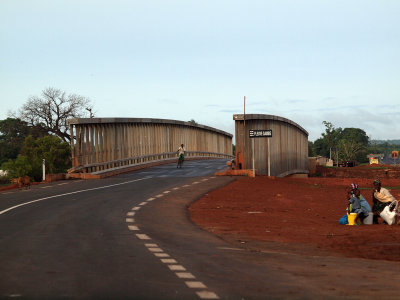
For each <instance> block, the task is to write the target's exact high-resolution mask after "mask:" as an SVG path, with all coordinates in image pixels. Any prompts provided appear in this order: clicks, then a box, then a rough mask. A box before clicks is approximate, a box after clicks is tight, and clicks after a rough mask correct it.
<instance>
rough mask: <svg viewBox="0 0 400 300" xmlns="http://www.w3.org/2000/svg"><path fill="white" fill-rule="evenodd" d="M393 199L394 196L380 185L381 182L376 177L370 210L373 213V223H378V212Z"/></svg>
mask: <svg viewBox="0 0 400 300" xmlns="http://www.w3.org/2000/svg"><path fill="white" fill-rule="evenodd" d="M394 200H396V198H395V197H393V196H392V194H391V193H390V192H389V191H388V190H387V189H385V188H383V187H382V183H381V181H380V180H379V179H376V180H375V181H374V191H373V192H372V202H373V205H372V212H373V213H374V224H379V218H380V213H381V212H382V210H383V209H384V208H385V207H386V206H388V205H390V203H392V202H393V201H394ZM384 223H386V222H384Z"/></svg>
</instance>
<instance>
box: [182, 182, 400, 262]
mask: <svg viewBox="0 0 400 300" xmlns="http://www.w3.org/2000/svg"><path fill="white" fill-rule="evenodd" d="M352 182H355V183H357V184H358V185H359V186H360V188H361V193H362V195H363V196H364V197H365V198H366V199H367V201H368V202H369V203H370V204H372V201H371V194H372V180H371V179H363V178H343V179H341V178H305V179H295V178H275V179H271V178H268V177H263V176H260V177H256V178H248V177H238V178H237V180H236V181H235V182H233V183H231V184H230V185H228V186H226V187H224V188H222V189H219V190H216V191H213V192H211V193H209V194H207V195H205V196H204V197H203V198H202V199H200V200H199V201H197V202H195V203H194V204H192V205H191V206H190V208H189V212H190V217H191V219H192V220H193V222H195V223H196V224H197V225H199V226H200V227H202V228H204V229H205V230H208V231H210V232H212V233H214V234H216V235H218V236H220V237H221V238H223V239H225V240H227V241H230V242H231V243H239V244H242V245H244V246H247V247H249V248H255V249H261V250H266V251H273V250H274V249H276V250H277V251H282V249H285V251H295V252H296V253H306V254H309V255H327V256H331V255H334V256H346V257H356V258H366V259H383V260H390V261H400V226H397V225H396V226H388V225H383V224H380V225H364V226H345V225H339V223H338V221H339V218H340V217H341V216H343V215H344V214H345V208H346V205H347V200H346V189H347V188H348V187H349V186H350V184H351V183H352ZM382 185H383V186H385V187H389V189H390V190H391V193H392V194H393V195H394V196H395V197H396V198H397V199H400V189H399V188H400V180H398V179H387V180H384V181H383V182H382ZM282 247H284V248H282Z"/></svg>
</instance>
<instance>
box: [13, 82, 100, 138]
mask: <svg viewBox="0 0 400 300" xmlns="http://www.w3.org/2000/svg"><path fill="white" fill-rule="evenodd" d="M88 112H89V117H91V118H92V117H93V113H92V104H91V102H90V100H89V99H87V98H85V97H83V96H80V95H76V94H69V95H67V94H66V93H65V92H63V91H61V90H59V89H55V88H47V89H45V90H43V91H42V95H41V97H37V96H33V97H30V98H29V99H28V101H27V102H26V103H25V104H24V105H23V106H22V108H21V109H20V111H19V118H20V119H21V120H23V121H25V122H26V123H27V124H28V125H29V126H32V127H40V128H41V129H42V130H43V131H45V132H47V133H50V134H55V135H57V136H59V137H60V138H61V139H62V140H63V141H66V142H68V141H70V134H69V126H68V124H67V120H68V119H71V118H82V117H87V116H88V115H87V113H88Z"/></svg>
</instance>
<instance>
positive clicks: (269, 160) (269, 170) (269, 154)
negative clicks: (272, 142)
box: [267, 138, 271, 176]
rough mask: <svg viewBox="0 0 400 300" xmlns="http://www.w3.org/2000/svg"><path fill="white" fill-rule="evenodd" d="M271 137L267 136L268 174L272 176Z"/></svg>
mask: <svg viewBox="0 0 400 300" xmlns="http://www.w3.org/2000/svg"><path fill="white" fill-rule="evenodd" d="M269 139H270V138H267V141H268V176H271V151H270V149H269Z"/></svg>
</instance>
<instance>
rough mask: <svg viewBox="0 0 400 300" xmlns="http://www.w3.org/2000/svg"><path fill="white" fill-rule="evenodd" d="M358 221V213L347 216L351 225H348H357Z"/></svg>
mask: <svg viewBox="0 0 400 300" xmlns="http://www.w3.org/2000/svg"><path fill="white" fill-rule="evenodd" d="M356 219H357V214H356V213H350V214H347V221H348V222H349V224H347V225H356Z"/></svg>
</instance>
